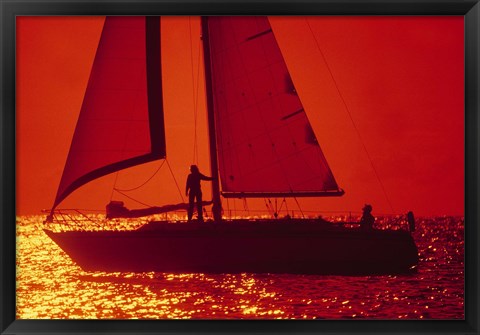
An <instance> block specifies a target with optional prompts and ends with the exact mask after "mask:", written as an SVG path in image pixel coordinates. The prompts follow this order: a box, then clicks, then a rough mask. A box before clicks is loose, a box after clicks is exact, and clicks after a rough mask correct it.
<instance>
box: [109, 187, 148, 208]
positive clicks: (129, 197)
mask: <svg viewBox="0 0 480 335" xmlns="http://www.w3.org/2000/svg"><path fill="white" fill-rule="evenodd" d="M115 191H117V192H118V193H120V194H121V195H123V196H124V197H127V198H128V199H130V200H133V201H135V202H137V203H139V204H141V205H144V206H146V207H152V206H151V205H148V204H146V203H143V202H141V201H138V200H137V199H135V198H132V197H131V196H129V195H126V194H125V193H123V192H122V191H119V190H115Z"/></svg>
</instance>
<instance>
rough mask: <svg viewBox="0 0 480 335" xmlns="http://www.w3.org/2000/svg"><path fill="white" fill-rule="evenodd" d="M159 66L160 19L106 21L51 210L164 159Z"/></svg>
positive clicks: (163, 128) (119, 18) (121, 18)
mask: <svg viewBox="0 0 480 335" xmlns="http://www.w3.org/2000/svg"><path fill="white" fill-rule="evenodd" d="M160 64H161V63H160V18H159V17H113V16H112V17H107V18H106V19H105V24H104V27H103V31H102V35H101V37H100V42H99V46H98V49H97V53H96V56H95V60H94V63H93V67H92V71H91V74H90V79H89V81H88V86H87V90H86V93H85V97H84V101H83V105H82V108H81V111H80V116H79V119H78V123H77V126H76V129H75V133H74V136H73V139H72V144H71V147H70V151H69V154H68V158H67V162H66V164H65V168H64V171H63V175H62V179H61V181H60V186H59V188H58V192H57V196H56V199H55V203H54V206H53V209H55V207H56V206H57V205H58V204H59V203H60V202H61V201H62V200H63V199H64V198H65V197H66V196H68V195H69V194H70V193H71V192H73V191H74V190H75V189H77V188H78V187H80V186H82V185H83V184H85V183H87V182H89V181H91V180H94V179H96V178H99V177H102V176H104V175H106V174H109V173H112V172H115V171H118V170H121V169H125V168H127V167H131V166H134V165H138V164H141V163H146V162H149V161H152V160H156V159H161V158H165V156H166V149H165V127H164V120H163V102H162V74H161V65H160ZM53 209H52V211H53Z"/></svg>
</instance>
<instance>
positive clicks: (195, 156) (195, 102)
mask: <svg viewBox="0 0 480 335" xmlns="http://www.w3.org/2000/svg"><path fill="white" fill-rule="evenodd" d="M191 20H192V17H191V16H189V17H188V25H189V33H190V63H191V68H192V71H191V74H192V95H193V119H194V140H193V163H194V164H198V135H197V123H198V122H197V120H198V90H199V89H198V86H199V82H200V80H199V79H200V77H199V74H200V46H199V47H198V56H197V61H198V62H197V87H196V89H195V76H194V73H193V72H194V70H193V68H194V64H193V38H192V22H191ZM199 43H200V40H199Z"/></svg>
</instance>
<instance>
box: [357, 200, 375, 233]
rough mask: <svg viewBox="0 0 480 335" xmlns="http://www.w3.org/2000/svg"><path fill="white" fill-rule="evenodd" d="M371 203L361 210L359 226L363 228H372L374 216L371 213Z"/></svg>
mask: <svg viewBox="0 0 480 335" xmlns="http://www.w3.org/2000/svg"><path fill="white" fill-rule="evenodd" d="M372 209H373V208H372V205H365V206H364V207H363V208H362V210H363V215H362V218H361V219H360V226H361V227H362V228H363V229H372V228H373V223H374V222H375V217H374V216H373V215H372Z"/></svg>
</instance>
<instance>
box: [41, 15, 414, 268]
mask: <svg viewBox="0 0 480 335" xmlns="http://www.w3.org/2000/svg"><path fill="white" fill-rule="evenodd" d="M201 22H202V39H203V49H204V62H205V64H204V65H205V73H206V74H205V83H206V88H207V110H208V119H209V122H208V123H209V135H210V162H211V168H212V171H211V175H212V177H214V180H213V182H212V189H213V192H212V193H213V195H212V203H213V206H212V212H213V220H212V221H210V222H205V223H200V222H188V223H187V222H185V221H183V222H168V221H155V222H150V223H148V224H145V225H144V226H142V227H140V228H139V229H136V230H127V231H62V232H55V231H53V230H51V229H48V228H46V229H45V233H46V234H47V235H48V236H49V237H50V238H51V239H52V240H53V241H55V243H56V244H57V245H58V246H59V247H60V248H61V249H63V250H64V251H65V252H66V253H67V254H68V255H69V256H70V257H71V258H72V260H74V261H75V262H76V263H77V264H78V265H79V266H80V267H81V268H82V269H84V270H86V271H97V270H99V271H161V272H175V273H192V272H201V273H239V272H252V273H302V274H342V275H361V274H363V275H365V274H383V273H408V272H411V271H413V270H415V269H416V266H417V265H418V251H417V247H416V245H415V242H414V240H413V238H412V236H411V234H410V232H409V231H407V230H377V229H362V228H347V227H345V224H348V223H349V222H344V223H335V224H334V223H331V222H328V221H326V220H323V219H321V218H318V219H298V218H289V217H287V218H283V219H268V220H247V219H235V220H230V219H225V218H222V206H221V197H222V196H223V197H225V198H228V197H234V198H274V197H275V198H287V197H324V196H341V195H343V194H344V191H343V190H342V189H340V188H339V187H338V185H337V182H336V181H335V178H334V176H333V174H332V172H331V170H330V167H329V165H328V163H327V161H326V159H325V157H324V155H323V152H322V150H321V148H320V145H319V143H318V141H317V139H316V136H315V134H314V132H313V129H312V127H311V125H310V122H309V120H308V117H307V114H306V112H305V110H304V109H303V106H302V103H301V102H300V99H299V97H298V95H297V92H296V89H295V87H294V85H293V81H292V79H291V77H290V74H289V72H288V69H287V66H286V64H285V61H284V59H283V56H282V53H281V51H280V48H279V47H278V44H277V41H276V39H275V36H274V34H273V31H272V29H271V27H270V23H269V21H268V19H267V17H262V16H256V17H202V18H201ZM160 48H161V46H160V18H159V17H150V16H148V17H107V18H106V19H105V24H104V27H103V31H102V35H101V39H100V42H99V46H98V50H97V54H96V57H95V61H94V64H93V68H92V71H91V75H90V80H89V82H88V86H87V90H86V93H85V98H84V102H83V105H82V109H81V112H80V116H79V120H78V123H77V127H76V129H75V133H74V137H73V140H72V145H71V148H70V152H69V154H68V158H67V162H66V165H65V169H64V171H63V175H62V179H61V181H60V185H59V188H58V192H57V196H56V199H55V202H54V204H53V207H52V209H51V212H50V215H49V216H48V218H47V221H51V220H52V219H53V218H54V217H55V213H56V208H57V206H58V205H59V204H60V203H61V202H62V201H63V200H64V199H65V198H66V197H67V196H68V195H69V194H70V193H72V192H73V191H74V190H76V189H77V188H79V187H80V186H82V185H84V184H86V183H88V182H90V181H92V180H94V179H97V178H99V177H102V176H104V175H106V174H109V173H112V172H116V171H119V170H122V169H126V168H128V167H132V166H136V165H139V164H143V163H146V162H150V161H154V160H159V159H165V158H166V147H167V146H166V141H165V125H164V116H163V100H162V93H161V92H162V74H161V57H160V56H161V53H160V50H161V49H160ZM220 181H221V189H222V191H220ZM177 209H186V204H176V205H166V206H161V207H154V208H146V209H140V210H128V209H126V208H124V206H123V204H122V203H119V202H113V203H110V204H109V207H107V215H108V216H109V217H110V218H115V217H130V218H131V217H139V216H144V215H151V214H155V213H162V212H166V211H170V210H177ZM408 222H409V223H410V226H413V225H414V220H413V214H411V213H410V215H409V218H408ZM350 223H351V222H350Z"/></svg>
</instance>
